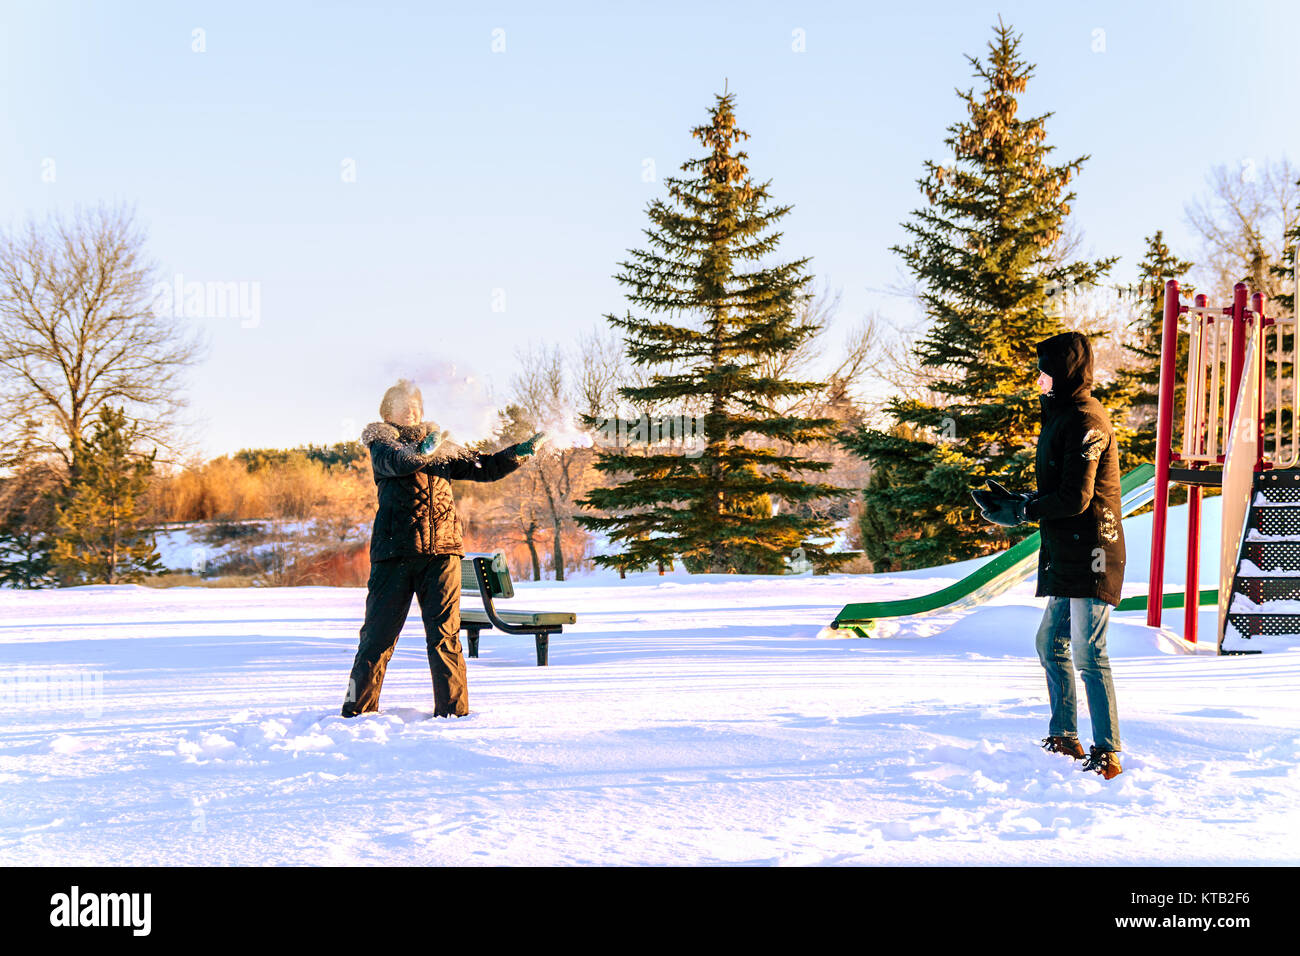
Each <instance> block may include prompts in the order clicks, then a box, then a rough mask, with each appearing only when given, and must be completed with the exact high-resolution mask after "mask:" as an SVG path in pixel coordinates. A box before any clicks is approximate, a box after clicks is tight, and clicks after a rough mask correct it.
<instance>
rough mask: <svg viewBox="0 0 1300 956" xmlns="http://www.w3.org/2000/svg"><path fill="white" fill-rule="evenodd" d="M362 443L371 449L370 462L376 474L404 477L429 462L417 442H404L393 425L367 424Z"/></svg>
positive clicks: (388, 476)
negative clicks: (421, 452) (379, 426)
mask: <svg viewBox="0 0 1300 956" xmlns="http://www.w3.org/2000/svg"><path fill="white" fill-rule="evenodd" d="M361 441H362V443H363V444H364V445H365V446H366V447H367V448H369V449H370V464H371V466H372V467H373V468H374V469H375V474H376V475H379V476H381V477H384V478H402V477H405V476H406V475H410V474H414V473H415V472H417V471H419V470H420V469H421V468H423V467H424V466H425V465H427V464H428V463H429V456H428V455H421V454H420V452H419V449H418V446H417V445H416V444H414V443H413V442H412V443H403V442H402V441H401V440H399V439H398V437H397V429H396V428H394V427H393V426H392V425H389V426H388V427H387V428H386V429H385V428H373V427H371V426H367V428H366V430H365V431H364V432H362V434H361Z"/></svg>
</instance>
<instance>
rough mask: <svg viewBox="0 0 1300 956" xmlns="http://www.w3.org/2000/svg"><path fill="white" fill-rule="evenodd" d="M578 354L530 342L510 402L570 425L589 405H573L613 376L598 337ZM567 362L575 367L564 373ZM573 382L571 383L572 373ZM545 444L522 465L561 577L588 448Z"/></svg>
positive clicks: (556, 426) (541, 418)
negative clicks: (537, 500)
mask: <svg viewBox="0 0 1300 956" xmlns="http://www.w3.org/2000/svg"><path fill="white" fill-rule="evenodd" d="M584 346H585V349H586V350H587V351H584V348H582V347H580V349H579V352H578V354H577V355H576V356H573V355H571V356H567V357H566V356H565V355H564V353H563V352H562V351H561V349H560V348H559V347H558V346H556V347H552V348H549V349H548V348H546V347H544V346H541V347H532V348H530V349H528V350H526V351H523V352H521V353H520V354H519V361H520V365H521V368H520V371H519V372H518V373H517V374H516V375H515V377H514V382H513V386H514V402H515V404H516V405H518V406H519V408H520V409H521V410H522V412H523V414H524V415H526V416H527V418H528V419H529V420H530V421H531V423H532V425H533V426H534V427H536V428H541V429H548V430H559V431H560V432H561V434H562V433H563V432H564V431H565V430H573V429H576V427H577V422H578V415H579V413H580V412H583V411H590V409H585V408H583V409H579V408H578V407H577V406H578V405H579V404H580V403H582V402H583V401H584V400H590V399H592V398H602V397H605V396H607V395H608V393H609V392H608V390H609V388H610V386H611V384H612V383H613V382H616V381H617V374H618V364H617V363H616V362H615V361H614V355H613V352H612V351H611V349H610V348H609V347H608V343H607V342H605V343H602V341H601V340H600V339H599V337H598V336H592V337H588V338H586V339H584ZM566 365H569V366H572V367H573V368H574V369H577V370H579V371H577V372H576V374H574V375H573V376H570V375H569V374H566ZM571 377H572V378H573V379H575V380H576V381H575V382H573V383H571V382H570V378H571ZM566 444H567V442H563V441H562V442H561V443H560V444H559V446H558V447H551V448H546V447H545V446H543V450H542V453H540V454H538V455H535V456H534V457H533V458H531V459H530V460H528V461H527V462H526V463H525V465H524V468H525V469H526V470H527V471H528V472H529V478H530V479H531V482H530V484H531V487H532V488H533V489H535V493H536V494H539V495H540V499H541V501H540V503H541V505H542V509H541V510H542V513H543V514H544V515H545V517H546V520H547V521H548V523H549V524H550V526H551V532H552V544H551V556H552V562H553V565H554V569H555V579H556V580H557V581H563V580H564V564H565V561H564V542H563V535H564V531H565V529H566V527H568V526H569V525H571V524H572V523H573V522H572V518H573V513H574V511H575V510H576V508H577V505H576V504H575V503H574V502H575V500H576V499H577V498H580V497H582V495H583V494H584V493H585V492H586V490H587V488H588V486H589V485H590V482H591V470H592V461H593V458H594V455H593V453H592V449H591V448H584V447H580V446H574V447H565V445H566Z"/></svg>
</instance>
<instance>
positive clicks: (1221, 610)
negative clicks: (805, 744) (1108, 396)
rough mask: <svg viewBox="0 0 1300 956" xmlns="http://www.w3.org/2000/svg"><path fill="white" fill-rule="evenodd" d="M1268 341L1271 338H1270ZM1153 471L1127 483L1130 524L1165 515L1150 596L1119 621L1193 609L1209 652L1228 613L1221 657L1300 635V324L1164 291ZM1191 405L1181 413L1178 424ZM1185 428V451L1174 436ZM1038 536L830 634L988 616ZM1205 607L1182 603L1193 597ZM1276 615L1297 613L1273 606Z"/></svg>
mask: <svg viewBox="0 0 1300 956" xmlns="http://www.w3.org/2000/svg"><path fill="white" fill-rule="evenodd" d="M1270 331H1271V333H1272V334H1271V336H1270V335H1269V332H1270ZM1183 335H1186V337H1187V338H1186V342H1187V365H1186V370H1185V375H1184V376H1183V377H1182V379H1183V381H1182V396H1181V398H1180V396H1179V389H1178V385H1179V382H1178V378H1179V375H1178V355H1179V351H1180V350H1179V345H1180V341H1181V339H1180V337H1181V336H1183ZM1160 344H1161V361H1160V389H1159V397H1158V405H1157V420H1156V456H1155V458H1156V460H1155V463H1154V465H1151V464H1145V465H1141V466H1139V467H1138V468H1135V469H1133V470H1132V471H1130V472H1129V473H1128V474H1126V475H1124V476H1123V480H1122V482H1121V493H1122V509H1121V510H1122V514H1123V515H1124V516H1128V515H1130V514H1132V513H1133V512H1134V511H1136V510H1138V509H1139V508H1141V507H1143V506H1145V505H1146V504H1148V503H1150V502H1154V512H1155V513H1154V515H1153V523H1152V532H1151V567H1150V572H1151V573H1150V578H1149V582H1150V583H1149V585H1148V592H1147V594H1145V595H1133V596H1130V597H1127V598H1124V599H1123V600H1121V601H1120V603H1119V607H1118V608H1117V610H1120V611H1129V610H1139V609H1143V608H1145V609H1146V612H1147V623H1148V624H1149V625H1151V626H1152V627H1159V626H1160V619H1161V612H1162V611H1163V609H1164V608H1175V607H1183V608H1184V616H1183V637H1184V639H1185V640H1186V641H1188V642H1189V643H1191V644H1197V643H1198V635H1197V614H1198V611H1199V609H1200V607H1201V606H1202V605H1205V604H1217V606H1218V618H1217V629H1216V630H1217V633H1216V636H1215V645H1214V646H1215V649H1216V650H1217V651H1218V653H1220V654H1243V653H1259V652H1258V651H1246V650H1224V647H1223V641H1224V636H1225V634H1226V633H1227V628H1228V627H1229V626H1231V627H1232V628H1233V629H1234V630H1235V631H1236V632H1237V633H1238V634H1239V635H1240V636H1241V637H1242V638H1243V639H1245V640H1250V639H1251V638H1253V637H1255V636H1259V635H1270V636H1272V635H1282V634H1287V635H1297V634H1300V467H1297V465H1298V464H1300V435H1297V432H1296V421H1297V419H1300V394H1298V393H1297V389H1296V387H1295V379H1296V337H1295V320H1294V319H1293V318H1286V319H1283V318H1277V317H1274V316H1268V315H1266V313H1265V303H1264V298H1263V296H1262V294H1260V293H1256V294H1255V295H1254V296H1251V295H1250V292H1249V290H1248V289H1247V287H1246V285H1245V284H1244V283H1238V284H1237V285H1236V287H1235V288H1234V289H1233V301H1232V304H1231V305H1230V306H1225V307H1218V308H1215V307H1211V306H1209V305H1207V304H1206V300H1205V296H1204V295H1198V296H1196V298H1195V300H1194V302H1193V304H1191V305H1184V304H1183V303H1182V301H1181V299H1180V297H1179V291H1178V283H1177V281H1174V280H1171V281H1169V282H1168V283H1167V284H1166V286H1165V311H1164V321H1163V325H1162V328H1161V343H1160ZM1179 405H1181V414H1180V413H1179V407H1178V406H1179ZM1175 424H1181V439H1180V443H1179V450H1178V451H1175V450H1174V447H1173V439H1174V426H1175ZM1171 484H1184V485H1186V486H1187V488H1188V500H1187V507H1188V521H1187V530H1188V541H1187V568H1186V573H1187V576H1186V587H1185V590H1184V591H1183V592H1175V593H1170V594H1166V593H1165V589H1164V567H1165V538H1166V529H1167V513H1168V506H1169V489H1170V485H1171ZM1207 486H1212V487H1218V488H1219V489H1220V490H1221V492H1222V494H1223V502H1222V525H1221V527H1220V533H1219V537H1220V541H1219V581H1218V582H1217V583H1218V587H1217V588H1216V589H1209V590H1201V589H1200V574H1199V570H1200V569H1199V554H1200V537H1201V498H1202V491H1203V489H1204V488H1205V487H1207ZM1038 546H1039V536H1038V535H1037V534H1036V533H1035V534H1033V535H1030V536H1029V537H1027V538H1025V539H1024V540H1022V541H1020V542H1019V543H1017V544H1016V545H1015V546H1014V547H1012V548H1010V549H1009V550H1007V551H1005V552H1003V553H1002V554H999V555H996V556H995V557H994V558H992V559H990V560H989V561H988V562H986V563H985V564H983V565H982V566H980V567H979V568H977V569H976V570H975V571H974V572H972V573H971V574H969V575H967V576H966V577H965V578H963V579H961V580H960V581H957V582H955V583H953V584H951V585H949V586H948V587H946V588H943V589H941V590H939V591H936V592H934V593H932V594H927V595H921V596H918V597H913V598H904V599H901V600H894V601H876V602H870V603H862V604H850V605H848V606H846V607H845V608H844V609H843V610H841V611H840V613H839V614H838V615H836V618H835V620H834V621H833V622H832V623H831V627H832V628H836V629H841V630H845V631H847V632H849V633H851V634H857V635H858V636H861V637H869V636H871V635H872V633H873V632H874V630H875V622H876V621H877V620H879V619H881V618H890V617H902V616H914V615H924V614H931V613H935V612H937V611H941V610H942V611H946V612H950V611H952V610H959V609H961V608H964V607H968V606H973V605H975V604H979V603H983V602H984V601H987V600H988V599H989V598H991V597H993V596H995V595H996V594H999V593H1001V592H1002V591H1005V590H1007V589H1008V588H1010V587H1012V586H1014V585H1015V584H1017V583H1019V582H1020V581H1023V580H1024V579H1025V578H1027V577H1029V576H1030V575H1031V574H1033V573H1034V572H1035V571H1036V570H1037V553H1038ZM1188 594H1191V595H1195V600H1192V601H1187V600H1185V595H1188ZM1270 602H1295V603H1294V604H1293V605H1292V604H1290V603H1283V604H1281V605H1273V607H1271V608H1270V606H1269V604H1270Z"/></svg>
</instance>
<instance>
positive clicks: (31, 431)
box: [0, 420, 66, 588]
mask: <svg viewBox="0 0 1300 956" xmlns="http://www.w3.org/2000/svg"><path fill="white" fill-rule="evenodd" d="M37 432H38V427H37V422H35V421H30V420H29V421H27V422H26V423H25V424H24V427H23V431H22V436H21V438H20V440H19V442H18V447H17V450H16V452H15V453H14V454H12V455H9V456H7V457H6V459H5V461H4V462H3V465H4V467H6V468H9V469H10V470H11V474H10V475H9V477H7V478H5V479H3V480H0V586H4V587H14V588H40V587H47V586H51V585H53V584H54V583H55V578H54V575H53V561H52V555H51V551H52V549H53V538H52V535H51V533H50V532H51V530H52V529H53V527H54V521H55V508H54V502H55V499H56V497H57V495H58V492H59V491H60V490H61V489H62V487H63V484H64V483H65V481H66V478H65V477H64V474H63V470H62V467H61V463H59V464H56V463H55V462H52V461H51V460H50V459H49V456H46V455H42V454H41V452H40V450H39V445H38V442H37V440H36V436H37Z"/></svg>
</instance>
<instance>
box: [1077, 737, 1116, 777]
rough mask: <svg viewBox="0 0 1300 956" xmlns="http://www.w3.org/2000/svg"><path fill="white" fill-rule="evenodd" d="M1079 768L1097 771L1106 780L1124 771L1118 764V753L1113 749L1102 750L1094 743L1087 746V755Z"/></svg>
mask: <svg viewBox="0 0 1300 956" xmlns="http://www.w3.org/2000/svg"><path fill="white" fill-rule="evenodd" d="M1081 769H1083V770H1091V771H1093V772H1094V773H1099V774H1101V775H1102V777H1104V778H1105V779H1106V780H1110V779H1111V778H1113V777H1118V776H1119V775H1120V774H1121V773H1123V772H1124V768H1123V767H1121V766H1120V765H1119V754H1117V753H1116V752H1115V751H1113V750H1102V749H1101V748H1100V747H1098V746H1096V745H1095V744H1094V745H1093V746H1091V747H1089V748H1088V757H1087V759H1086V760H1084V762H1083V767H1082V768H1081Z"/></svg>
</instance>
